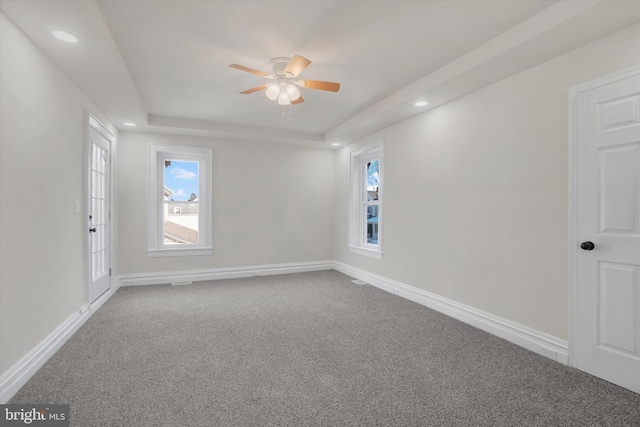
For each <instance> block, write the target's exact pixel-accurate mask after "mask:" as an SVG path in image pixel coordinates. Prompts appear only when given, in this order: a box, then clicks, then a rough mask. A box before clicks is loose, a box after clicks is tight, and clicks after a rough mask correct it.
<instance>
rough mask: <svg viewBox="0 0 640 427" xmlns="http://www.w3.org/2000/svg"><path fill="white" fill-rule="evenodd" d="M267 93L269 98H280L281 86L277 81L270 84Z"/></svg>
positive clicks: (273, 99)
mask: <svg viewBox="0 0 640 427" xmlns="http://www.w3.org/2000/svg"><path fill="white" fill-rule="evenodd" d="M265 94H266V95H267V98H269V99H270V100H272V101H275V100H276V99H278V95H279V94H280V86H278V84H277V83H273V84H270V85H269V88H268V89H267V91H266V92H265Z"/></svg>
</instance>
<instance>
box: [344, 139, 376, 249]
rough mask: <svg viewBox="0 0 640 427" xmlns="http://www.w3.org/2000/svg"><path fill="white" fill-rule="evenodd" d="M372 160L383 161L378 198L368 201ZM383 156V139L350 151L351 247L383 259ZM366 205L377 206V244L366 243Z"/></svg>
mask: <svg viewBox="0 0 640 427" xmlns="http://www.w3.org/2000/svg"><path fill="white" fill-rule="evenodd" d="M372 160H379V161H380V169H379V171H378V200H377V201H376V202H373V203H372V201H368V200H367V185H366V182H367V170H366V167H367V164H368V163H369V162H371V161H372ZM383 172H384V159H383V141H382V140H380V141H376V142H373V143H370V144H368V145H366V146H364V147H362V148H359V149H357V150H354V151H352V152H351V191H350V194H349V200H350V218H349V250H350V251H351V252H353V253H357V254H359V255H364V256H368V257H371V258H376V259H382V255H383V250H382V243H383V230H384V229H383V212H384V209H383V203H384V173H383ZM367 205H377V206H378V244H377V245H374V244H370V243H368V242H367V221H366V220H365V213H366V209H367Z"/></svg>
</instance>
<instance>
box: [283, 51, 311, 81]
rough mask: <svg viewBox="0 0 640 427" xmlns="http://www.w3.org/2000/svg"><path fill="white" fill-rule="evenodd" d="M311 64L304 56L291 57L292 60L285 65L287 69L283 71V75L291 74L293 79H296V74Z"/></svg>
mask: <svg viewBox="0 0 640 427" xmlns="http://www.w3.org/2000/svg"><path fill="white" fill-rule="evenodd" d="M309 64H311V61H309V60H308V59H307V58H305V57H304V56H300V55H293V58H292V59H291V61H289V63H288V64H287V68H285V69H284V73H285V74H287V73H289V74H291V75H292V76H293V77H296V76H297V75H298V74H300V73H301V72H302V70H304V69H305V68H307V67H308V66H309Z"/></svg>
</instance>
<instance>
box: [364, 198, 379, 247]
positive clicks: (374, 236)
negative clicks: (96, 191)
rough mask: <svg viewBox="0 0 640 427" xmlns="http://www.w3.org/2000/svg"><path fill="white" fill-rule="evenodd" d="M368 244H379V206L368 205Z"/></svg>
mask: <svg viewBox="0 0 640 427" xmlns="http://www.w3.org/2000/svg"><path fill="white" fill-rule="evenodd" d="M366 212H367V243H368V244H370V245H377V244H378V205H367V210H366Z"/></svg>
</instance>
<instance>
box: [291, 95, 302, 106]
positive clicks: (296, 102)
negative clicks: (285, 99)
mask: <svg viewBox="0 0 640 427" xmlns="http://www.w3.org/2000/svg"><path fill="white" fill-rule="evenodd" d="M301 102H304V98H302V96H300V97H299V98H298V99H296V100H295V101H291V103H292V104H300V103H301Z"/></svg>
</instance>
